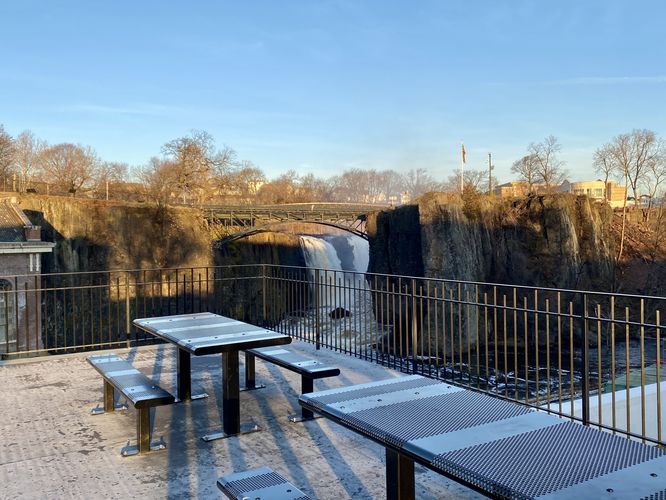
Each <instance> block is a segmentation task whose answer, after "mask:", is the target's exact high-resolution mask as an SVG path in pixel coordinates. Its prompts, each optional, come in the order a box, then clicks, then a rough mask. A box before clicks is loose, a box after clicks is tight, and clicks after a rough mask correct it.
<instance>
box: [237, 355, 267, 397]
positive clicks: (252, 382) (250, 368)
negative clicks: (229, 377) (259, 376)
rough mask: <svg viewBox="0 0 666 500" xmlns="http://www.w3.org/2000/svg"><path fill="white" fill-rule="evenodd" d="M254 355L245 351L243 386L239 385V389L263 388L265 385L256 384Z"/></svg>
mask: <svg viewBox="0 0 666 500" xmlns="http://www.w3.org/2000/svg"><path fill="white" fill-rule="evenodd" d="M255 359H256V356H255V355H254V354H250V353H249V352H246V353H245V387H241V391H253V390H255V389H263V388H264V387H266V386H265V385H264V384H259V385H257V380H256V372H255V363H254V360H255Z"/></svg>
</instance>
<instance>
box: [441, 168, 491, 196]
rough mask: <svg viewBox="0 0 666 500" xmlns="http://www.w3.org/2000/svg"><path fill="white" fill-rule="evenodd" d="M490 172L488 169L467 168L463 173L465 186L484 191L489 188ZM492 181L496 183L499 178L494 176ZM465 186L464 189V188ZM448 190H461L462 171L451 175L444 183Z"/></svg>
mask: <svg viewBox="0 0 666 500" xmlns="http://www.w3.org/2000/svg"><path fill="white" fill-rule="evenodd" d="M487 183H488V172H487V171H486V170H469V169H468V170H465V172H464V174H463V186H464V188H468V189H473V190H474V191H483V190H484V189H487V187H486V186H487V185H488V184H487ZM492 183H493V184H496V183H497V179H495V178H494V177H493V179H492ZM464 188H463V190H464ZM444 189H445V190H446V191H458V192H459V191H460V171H459V170H458V171H456V172H455V173H454V174H453V175H450V176H449V178H448V179H447V181H446V183H445V184H444Z"/></svg>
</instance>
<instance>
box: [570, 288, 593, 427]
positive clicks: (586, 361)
mask: <svg viewBox="0 0 666 500" xmlns="http://www.w3.org/2000/svg"><path fill="white" fill-rule="evenodd" d="M579 311H580V320H581V322H582V323H581V330H582V332H583V340H582V342H583V345H582V347H583V351H582V355H583V375H582V381H581V392H582V401H581V404H582V410H583V425H590V380H589V378H590V351H589V346H588V339H587V336H588V325H587V294H586V293H583V294H582V295H581V298H580V307H579ZM572 376H573V374H572Z"/></svg>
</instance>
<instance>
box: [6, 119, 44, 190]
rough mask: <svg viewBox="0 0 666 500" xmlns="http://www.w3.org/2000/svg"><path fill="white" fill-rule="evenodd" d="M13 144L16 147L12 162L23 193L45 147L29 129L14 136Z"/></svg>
mask: <svg viewBox="0 0 666 500" xmlns="http://www.w3.org/2000/svg"><path fill="white" fill-rule="evenodd" d="M14 145H15V147H16V155H15V157H14V164H15V165H16V169H17V171H18V174H19V191H20V192H22V193H24V192H25V191H26V189H28V188H29V187H30V184H31V182H32V175H33V174H34V172H35V170H36V169H37V167H38V163H39V157H40V155H41V153H42V151H43V150H44V149H45V148H46V143H45V142H44V141H42V140H40V139H38V138H37V137H36V136H35V134H33V133H32V132H31V131H30V130H24V131H23V132H21V133H20V134H19V135H18V136H17V137H16V140H15V141H14Z"/></svg>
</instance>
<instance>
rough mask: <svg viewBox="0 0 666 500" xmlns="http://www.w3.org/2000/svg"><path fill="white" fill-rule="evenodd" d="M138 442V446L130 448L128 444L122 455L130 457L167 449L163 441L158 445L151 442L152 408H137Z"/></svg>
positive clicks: (121, 452) (121, 451)
mask: <svg viewBox="0 0 666 500" xmlns="http://www.w3.org/2000/svg"><path fill="white" fill-rule="evenodd" d="M136 442H137V444H136V446H130V444H129V443H127V446H125V447H124V448H123V449H122V450H120V454H121V455H122V456H124V457H130V456H132V455H137V454H139V453H147V452H149V451H158V450H164V449H165V448H166V444H165V443H164V441H163V440H160V441H159V442H158V443H151V442H150V408H137V415H136Z"/></svg>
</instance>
